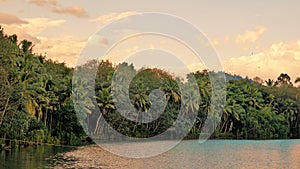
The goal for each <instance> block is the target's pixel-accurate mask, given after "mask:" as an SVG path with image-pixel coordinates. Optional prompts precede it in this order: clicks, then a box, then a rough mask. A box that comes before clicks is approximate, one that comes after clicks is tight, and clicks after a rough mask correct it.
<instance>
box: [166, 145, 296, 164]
mask: <svg viewBox="0 0 300 169" xmlns="http://www.w3.org/2000/svg"><path fill="white" fill-rule="evenodd" d="M170 154H172V155H171V156H170V159H171V160H172V161H173V162H175V163H176V167H178V168H180V167H184V168H295V169H296V168H297V169H299V168H300V140H260V141H257V140H209V141H207V142H205V143H202V144H199V142H198V141H184V142H182V143H181V144H180V145H178V146H177V147H176V148H175V149H173V150H171V151H170ZM177 154H180V155H177ZM174 167H175V166H174Z"/></svg>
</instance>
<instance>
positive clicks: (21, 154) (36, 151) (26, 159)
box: [0, 146, 71, 169]
mask: <svg viewBox="0 0 300 169" xmlns="http://www.w3.org/2000/svg"><path fill="white" fill-rule="evenodd" d="M69 150H71V149H70V148H66V147H58V146H37V147H35V146H32V147H27V148H20V149H12V150H9V151H0V161H1V163H0V168H3V169H10V168H11V169H14V168H15V169H21V168H30V169H31V168H32V169H35V168H49V167H50V166H51V163H53V158H51V157H54V156H55V155H56V154H58V153H61V152H66V151H69Z"/></svg>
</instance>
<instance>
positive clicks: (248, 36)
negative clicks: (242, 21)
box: [235, 26, 266, 45]
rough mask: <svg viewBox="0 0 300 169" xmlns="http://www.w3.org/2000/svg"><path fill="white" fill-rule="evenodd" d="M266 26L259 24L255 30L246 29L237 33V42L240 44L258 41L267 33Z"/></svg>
mask: <svg viewBox="0 0 300 169" xmlns="http://www.w3.org/2000/svg"><path fill="white" fill-rule="evenodd" d="M265 31H266V27H264V26H257V27H256V28H255V29H254V30H246V31H245V32H244V33H243V34H239V35H237V37H236V39H235V42H236V43H237V44H239V45H244V44H247V43H253V42H256V41H258V40H259V39H260V38H261V37H262V35H263V34H264V33H265Z"/></svg>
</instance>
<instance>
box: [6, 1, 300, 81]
mask: <svg viewBox="0 0 300 169" xmlns="http://www.w3.org/2000/svg"><path fill="white" fill-rule="evenodd" d="M0 3H1V5H0V25H1V26H2V27H3V28H4V31H5V33H7V34H13V33H14V34H17V35H18V37H19V39H28V40H30V41H32V42H33V43H34V44H35V47H34V52H36V53H40V54H43V55H46V56H47V58H51V59H52V60H57V61H59V62H65V63H66V64H67V65H68V66H70V67H72V66H75V65H76V63H77V62H78V57H79V56H80V55H81V52H82V50H83V49H84V47H85V46H86V45H87V44H88V43H87V42H88V40H90V41H89V42H91V40H93V38H94V37H95V33H96V32H97V31H99V30H101V29H103V28H105V26H106V25H108V24H110V23H112V22H114V21H115V22H116V21H117V20H119V19H124V18H125V17H128V16H129V17H130V16H132V15H136V14H140V13H143V12H160V13H165V14H170V15H173V16H178V17H180V18H183V19H184V20H186V21H187V22H189V23H191V24H192V25H194V26H195V27H197V28H198V29H199V30H200V31H201V32H202V33H203V34H204V35H205V36H206V37H207V38H208V40H209V42H210V43H211V45H212V47H213V48H214V49H215V51H216V53H217V54H218V56H219V58H220V63H221V64H222V66H223V69H224V70H225V71H226V72H229V73H233V74H239V75H242V76H244V77H245V76H248V77H250V78H253V77H255V76H258V77H260V78H262V79H264V80H266V79H268V78H271V79H276V78H277V77H278V76H279V74H280V73H282V72H283V73H288V74H289V75H290V76H291V77H292V80H295V78H296V77H300V69H299V65H300V31H299V30H300V22H299V16H300V10H299V6H300V2H299V1H296V0H290V1H281V0H272V1H271V0H264V1H238V0H227V1H216V0H211V1H198V0H187V1H182V0H151V1H140V0H126V1H124V0H122V1H121V0H120V1H111V0H101V1H100V0H99V1H92V0H85V1H83V0H72V1H71V0H0ZM146 22H147V21H145V23H146ZM149 22H150V21H149ZM176 29H180V27H179V28H176ZM119 31H120V30H119ZM122 31H123V32H126V34H129V33H134V32H130V31H128V30H122ZM92 36H93V37H92ZM91 37H92V38H91ZM144 38H146V39H143V40H140V41H132V42H130V41H127V45H124V46H123V47H122V45H121V47H119V48H116V49H115V50H114V51H113V52H115V53H113V54H115V55H117V54H116V53H119V54H120V55H121V54H124V55H134V56H138V54H137V53H136V52H137V51H139V50H138V49H140V48H141V47H140V46H143V45H144V48H145V46H147V47H148V49H153V48H158V47H160V48H167V47H169V48H173V50H177V51H178V53H180V51H181V52H183V51H184V50H185V49H184V48H183V47H178V48H177V47H176V42H169V43H168V45H163V43H162V42H163V40H162V39H163V38H160V40H156V41H155V38H157V37H152V41H151V42H150V40H149V39H148V40H147V37H146V36H145V37H144ZM98 40H99V39H98ZM100 40H101V44H102V45H103V44H104V45H108V43H107V42H108V41H107V39H105V38H102V39H100ZM135 40H136V39H135ZM148 41H149V42H148ZM153 41H155V42H156V43H153ZM165 41H168V40H165ZM165 41H164V42H165ZM146 42H148V43H146ZM172 43H173V44H172ZM110 45H111V44H110ZM106 47H107V46H106ZM143 53H145V52H143ZM153 53H155V54H158V53H162V55H166V53H165V52H150V54H153ZM174 53H176V52H174ZM150 54H149V53H148V55H150ZM169 54H170V53H169ZM169 54H167V55H168V56H169ZM167 55H166V56H167ZM150 57H151V56H149V57H148V58H150ZM162 57H163V56H162ZM181 57H182V58H185V59H187V60H189V61H190V62H189V63H185V64H186V65H187V67H188V68H189V69H190V70H192V71H194V70H197V69H202V67H201V63H198V62H196V61H194V60H193V59H190V58H188V56H187V55H186V56H181ZM154 58H155V59H158V58H157V57H152V59H154ZM146 59H147V58H146ZM137 60H139V61H140V62H142V61H141V59H137ZM161 60H162V61H163V60H167V59H161ZM169 60H170V59H168V61H165V62H166V63H168V62H170V61H169ZM175 60H176V59H174V63H175ZM145 62H148V61H145ZM140 64H142V63H140ZM173 65H176V64H173Z"/></svg>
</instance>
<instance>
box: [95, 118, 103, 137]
mask: <svg viewBox="0 0 300 169" xmlns="http://www.w3.org/2000/svg"><path fill="white" fill-rule="evenodd" d="M101 117H102V113H100V115H99V117H98V119H97V123H96V126H95V129H94V134H96V132H97V130H98V128H99V122H100V120H101Z"/></svg>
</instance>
